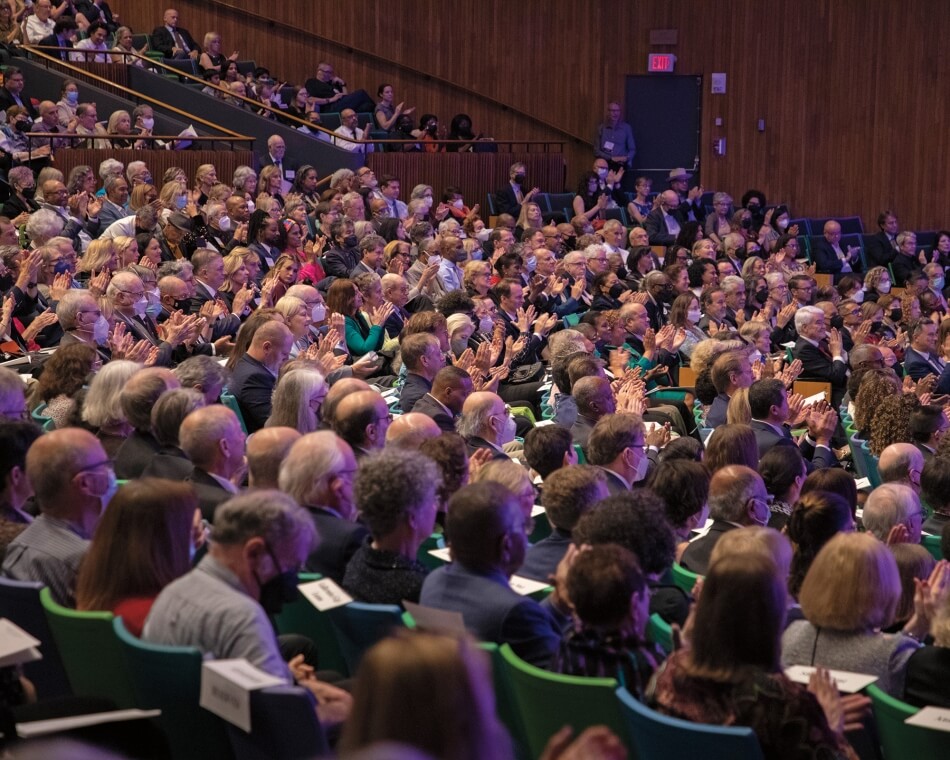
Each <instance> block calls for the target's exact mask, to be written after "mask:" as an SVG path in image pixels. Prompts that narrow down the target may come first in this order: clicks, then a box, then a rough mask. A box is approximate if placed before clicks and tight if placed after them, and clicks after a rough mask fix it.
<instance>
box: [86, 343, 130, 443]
mask: <svg viewBox="0 0 950 760" xmlns="http://www.w3.org/2000/svg"><path fill="white" fill-rule="evenodd" d="M141 368H142V365H141V364H138V363H137V362H130V361H125V360H121V359H116V360H113V361H111V362H109V363H108V364H106V365H105V366H104V367H103V368H102V369H100V370H99V371H98V372H97V373H96V376H95V377H94V378H93V380H92V383H90V385H89V390H88V391H86V395H85V398H84V399H83V401H82V421H83V422H85V423H86V424H87V425H88V426H89V427H90V428H92V430H93V432H94V433H95V435H96V438H98V439H99V442H100V443H101V444H102V448H103V449H104V450H105V452H106V454H107V455H108V456H109V458H110V459H111V458H114V457H115V455H116V453H117V452H118V451H119V447H120V446H121V445H122V444H123V443H124V442H125V439H126V438H127V437H128V435H129V433H131V432H132V426H131V425H130V424H129V422H128V420H126V418H125V412H123V411H122V404H120V403H119V395H120V394H121V393H122V389H123V388H124V387H125V386H126V384H127V383H128V382H129V380H131V379H132V375H134V374H135V373H136V372H138V371H139V370H140V369H141Z"/></svg>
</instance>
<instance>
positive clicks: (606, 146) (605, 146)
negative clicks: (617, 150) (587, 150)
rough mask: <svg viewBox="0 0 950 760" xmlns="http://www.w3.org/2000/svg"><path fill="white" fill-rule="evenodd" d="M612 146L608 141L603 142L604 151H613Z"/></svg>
mask: <svg viewBox="0 0 950 760" xmlns="http://www.w3.org/2000/svg"><path fill="white" fill-rule="evenodd" d="M613 149H614V144H613V143H612V142H610V140H604V150H613Z"/></svg>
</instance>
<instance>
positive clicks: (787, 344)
mask: <svg viewBox="0 0 950 760" xmlns="http://www.w3.org/2000/svg"><path fill="white" fill-rule="evenodd" d="M781 345H782V346H784V347H785V348H795V341H794V340H790V341H789V342H788V343H782V344H781Z"/></svg>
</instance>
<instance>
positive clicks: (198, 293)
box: [188, 280, 241, 341]
mask: <svg viewBox="0 0 950 760" xmlns="http://www.w3.org/2000/svg"><path fill="white" fill-rule="evenodd" d="M194 283H195V294H194V296H192V298H191V304H190V305H189V307H188V308H189V313H190V314H197V313H198V312H199V311H200V310H201V307H202V306H204V305H205V304H206V303H207V302H208V301H211V300H214V299H213V298H212V296H211V291H210V290H208V288H207V287H205V285H204V283H202V282H200V281H199V280H194ZM218 296H223V294H222V293H219V294H218ZM232 302H233V296H232ZM240 327H241V318H240V317H238V316H235V315H234V314H228V315H227V316H225V317H222V318H221V319H218V320H215V321H214V322H213V323H212V325H211V340H212V341H216V340H218V339H219V338H223V337H224V336H225V335H231V336H234V335H237V331H238V330H239V329H240Z"/></svg>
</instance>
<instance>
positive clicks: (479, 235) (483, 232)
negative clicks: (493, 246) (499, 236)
mask: <svg viewBox="0 0 950 760" xmlns="http://www.w3.org/2000/svg"><path fill="white" fill-rule="evenodd" d="M489 235H491V230H490V229H488V227H483V228H482V229H480V230H479V231H478V232H476V233H475V237H476V239H478V240H480V241H481V242H483V243H484V242H487V240H488V237H489Z"/></svg>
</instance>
